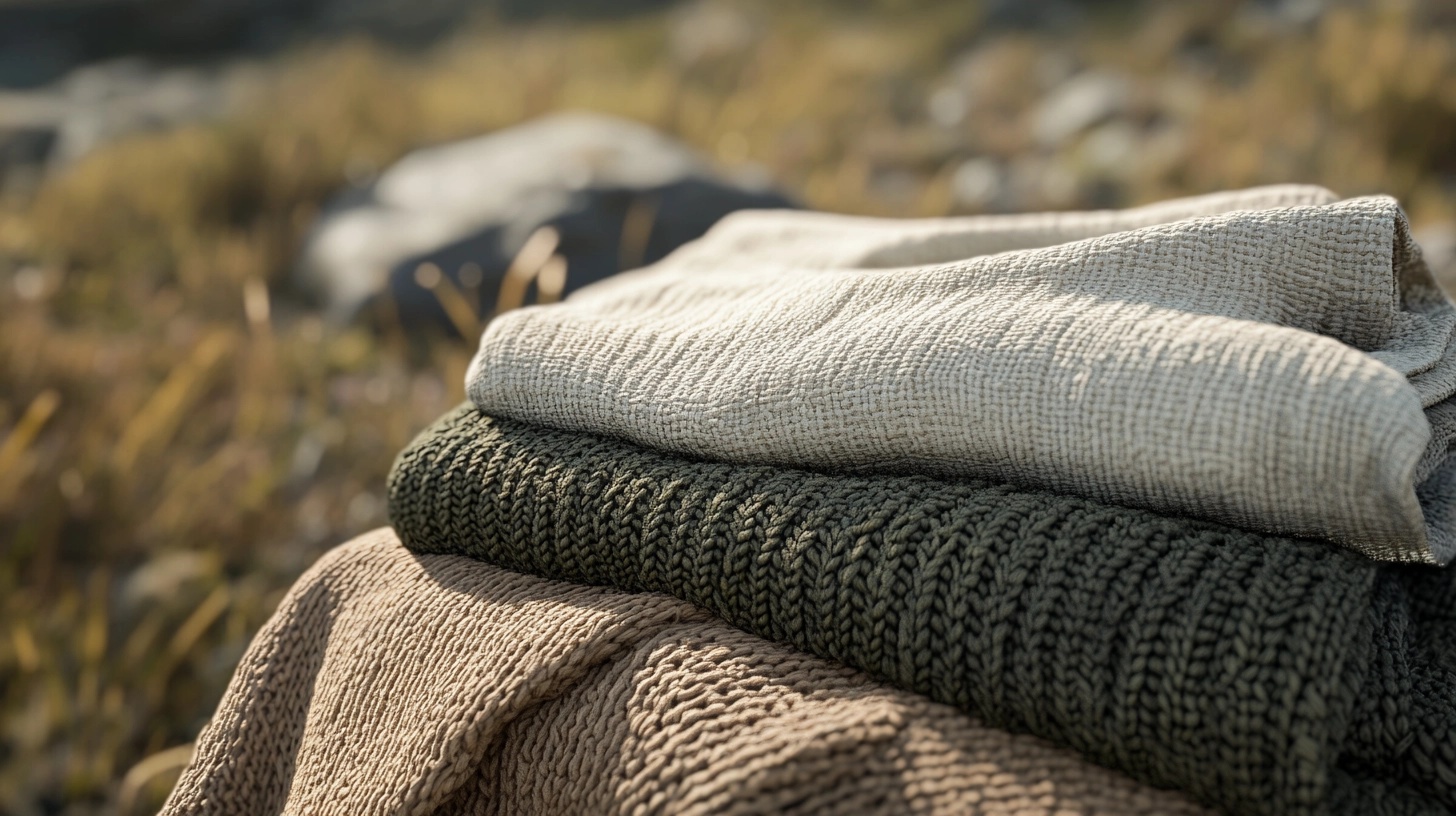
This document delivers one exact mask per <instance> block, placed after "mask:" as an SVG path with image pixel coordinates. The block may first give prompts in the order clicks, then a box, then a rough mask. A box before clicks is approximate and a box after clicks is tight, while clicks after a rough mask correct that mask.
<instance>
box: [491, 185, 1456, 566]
mask: <svg viewBox="0 0 1456 816" xmlns="http://www.w3.org/2000/svg"><path fill="white" fill-rule="evenodd" d="M1331 198H1333V196H1332V195H1330V194H1329V193H1328V191H1325V190H1322V189H1320V188H1306V187H1278V188H1266V189H1258V190H1252V191H1244V192H1239V193H1230V194H1223V195H1219V196H1206V197H1202V198H1199V199H1193V200H1185V201H1175V202H1169V203H1165V204H1162V205H1158V206H1155V207H1151V208H1143V209H1137V210H1130V211H1126V212H1110V213H1090V214H1089V213H1073V214H1065V215H1039V216H1017V217H1010V218H970V219H932V220H929V221H913V220H912V221H893V220H884V219H863V218H848V217H843V216H830V215H825V214H790V213H753V214H748V215H743V216H732V217H730V218H728V219H726V220H725V221H724V222H723V223H721V224H720V225H719V226H717V227H715V228H714V229H713V230H712V231H710V232H709V233H708V235H706V236H705V237H704V238H702V239H700V240H699V241H697V242H694V243H693V244H690V245H688V246H687V247H684V248H683V249H682V250H680V251H679V252H677V253H675V254H673V255H672V256H670V257H668V258H667V259H664V260H663V261H661V262H660V263H658V264H657V265H655V266H653V267H650V268H648V269H645V270H642V271H639V272H636V273H629V274H627V275H624V276H619V278H617V279H612V280H608V281H605V282H603V283H601V284H598V285H596V286H593V287H587V288H585V289H582V290H581V291H580V292H578V293H576V294H575V295H574V296H573V297H571V298H569V299H568V300H567V301H566V302H565V303H561V304H555V305H551V306H544V307H532V308H527V309H520V310H517V311H514V312H511V313H509V314H507V315H504V316H503V317H501V318H500V319H498V320H496V321H493V322H492V323H491V325H490V326H489V327H488V328H487V329H486V331H485V333H484V335H483V336H482V338H481V343H480V349H479V352H478V353H477V355H476V357H475V359H474V360H473V361H472V364H471V367H470V370H469V373H468V374H467V393H468V394H469V396H470V398H471V399H472V400H473V401H474V402H475V404H476V405H478V406H479V407H480V408H481V409H482V410H484V411H486V412H487V413H490V414H491V415H493V416H504V417H511V418H514V419H520V420H523V421H529V422H533V423H536V424H540V425H547V426H551V427H557V428H562V429H567V430H579V431H586V432H590V433H598V434H606V435H611V436H616V437H621V438H625V439H630V440H632V441H635V442H638V443H641V444H644V445H648V446H651V447H655V448H659V449H662V450H668V451H673V452H677V453H683V454H688V455H693V456H704V457H708V458H713V459H717V460H720V461H726V462H736V463H740V464H773V465H781V466H787V467H811V468H816V469H833V470H838V471H848V472H859V471H875V472H889V473H896V472H916V473H928V474H933V475H939V476H944V477H950V478H960V477H972V478H985V479H993V480H996V481H1004V482H1008V483H1012V484H1018V485H1022V486H1024V487H1029V488H1036V489H1044V490H1052V491H1055V492H1059V493H1067V494H1071V495H1079V496H1086V497H1089V498H1094V499H1097V500H1099V501H1105V502H1108V503H1112V504H1119V505H1126V506H1133V507H1141V508H1145V509H1151V510H1155V511H1158V512H1163V513H1168V514H1170V515H1179V516H1193V517H1199V518H1204V519H1210V520H1215V521H1219V522H1223V523H1226V524H1230V525H1233V526H1237V527H1241V528H1244V529H1249V530H1253V531H1258V532H1268V533H1278V534H1287V535H1297V536H1305V537H1312V538H1321V539H1326V540H1330V541H1334V542H1337V543H1340V544H1343V545H1346V546H1349V547H1352V548H1354V549H1356V550H1358V551H1360V552H1363V553H1365V554H1367V555H1370V556H1372V557H1375V558H1379V559H1385V560H1394V561H1415V562H1423V563H1445V562H1446V561H1448V560H1449V559H1450V558H1451V557H1452V556H1453V555H1456V511H1453V510H1452V508H1453V506H1456V459H1453V458H1452V457H1451V456H1450V451H1451V447H1452V443H1453V441H1456V403H1453V401H1452V400H1451V399H1450V397H1451V396H1452V393H1453V391H1456V353H1453V351H1452V348H1451V347H1452V339H1453V332H1456V309H1453V308H1452V305H1451V303H1450V302H1449V301H1447V300H1446V298H1445V296H1444V295H1442V294H1441V292H1440V290H1439V289H1438V288H1437V286H1436V285H1435V283H1434V281H1433V280H1432V278H1431V275H1430V272H1429V270H1428V269H1427V268H1426V265H1425V263H1424V261H1423V260H1422V259H1421V255H1420V249H1419V247H1417V246H1416V244H1415V243H1414V242H1413V241H1412V240H1411V238H1410V232H1409V227H1408V225H1407V223H1406V219H1405V216H1404V214H1403V213H1402V212H1401V210H1400V208H1399V206H1398V205H1397V203H1396V202H1395V201H1394V200H1393V199H1391V198H1388V197H1381V196H1376V197H1369V198H1359V199H1352V200H1349V201H1342V202H1337V203H1328V201H1329V200H1330V199H1331ZM1163 219H1173V220H1172V221H1171V222H1170V223H1162V220H1163ZM1178 219H1181V220H1178Z"/></svg>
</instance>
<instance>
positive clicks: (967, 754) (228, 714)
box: [163, 531, 1205, 816]
mask: <svg viewBox="0 0 1456 816" xmlns="http://www.w3.org/2000/svg"><path fill="white" fill-rule="evenodd" d="M163 812H164V813H167V814H184V813H187V814H264V813H267V814H318V816H324V814H363V813H370V814H406V813H408V814H423V813H450V814H453V813H460V814H489V813H510V814H531V813H539V814H551V816H559V815H560V814H593V815H595V814H614V813H633V814H649V813H675V814H709V813H711V814H720V813H854V814H859V813H886V814H902V813H945V814H962V813H971V814H974V813H985V814H1028V815H1030V814H1045V815H1046V816H1050V815H1051V814H1155V813H1156V814H1195V813H1205V811H1203V810H1202V809H1201V808H1199V807H1197V806H1195V805H1193V804H1192V803H1191V802H1190V801H1189V800H1188V799H1187V798H1185V797H1183V796H1182V795H1180V794H1176V793H1171V792H1168V791H1163V790H1158V789H1156V788H1150V787H1146V786H1141V785H1137V784H1135V783H1133V782H1131V781H1130V780H1128V779H1127V778H1126V777H1124V776H1121V775H1120V774H1117V773H1115V772H1113V771H1109V770H1106V769H1103V768H1100V767H1098V766H1096V765H1092V764H1090V763H1088V762H1086V761H1084V760H1082V759H1079V758H1078V757H1077V756H1076V755H1075V754H1073V753H1071V752H1069V751H1064V750H1060V749H1057V748H1054V747H1052V746H1050V745H1048V744H1047V743H1045V742H1042V741H1040V740H1037V739H1034V738H1030V737H1023V736H1013V735H1011V734H1007V733H1005V732H1002V731H998V730H996V729H992V728H987V727H984V726H982V725H980V724H978V723H977V722H976V721H975V720H972V719H970V718H969V717H966V716H964V715H961V714H959V713H957V712H955V711H954V710H953V709H951V708H948V707H946V706H942V705H938V704H935V703H931V702H929V701H928V700H926V699H924V698H922V697H919V696H916V695H913V694H908V693H904V692H899V691H894V690H892V689H889V688H887V687H885V686H882V685H879V684H877V683H874V682H872V681H871V680H869V679H868V678H866V677H865V676H864V675H863V674H860V673H859V672H856V671H853V670H850V669H845V668H842V667H839V666H837V665H835V664H832V663H829V662H826V661H822V660H819V659H816V658H812V657H808V656H804V655H800V654H797V653H795V652H794V651H792V650H790V649H788V648H786V647H783V646H778V645H775V644H772V643H769V642H767V641H764V640H761V639H759V638H756V637H754V636H752V635H747V634H744V633H742V632H739V631H738V630H735V629H733V628H731V627H729V626H727V625H725V624H722V623H718V622H716V621H713V620H712V619H711V618H709V617H708V616H707V615H706V614H705V613H703V612H701V611H700V610H698V609H695V608H694V607H692V606H689V605H688V604H685V603H682V602H681V601H677V600H674V599H672V598H669V597H667V596H665V595H656V594H641V595H634V594H627V593H622V592H618V591H615V590H609V589H600V588H591V587H579V586H572V585H569V584H560V583H554V582H550V581H544V580H540V579H537V578H531V577H527V576H524V575H519V574H516V573H511V572H507V571H505V570H502V569H497V568H495V567H491V566H487V565H485V564H483V563H480V562H477V561H473V560H470V559H466V558H459V557H454V556H429V555H426V556H415V555H411V554H410V553H408V552H406V551H405V550H404V548H403V547H401V546H400V544H399V542H398V540H397V539H395V538H394V536H393V535H392V534H391V533H389V532H388V531H376V532H374V533H370V534H367V535H365V536H362V537H360V538H359V539H356V540H355V541H353V542H351V543H349V544H346V545H344V546H342V547H340V548H338V549H336V550H334V551H333V552H331V553H329V554H328V555H326V556H325V557H324V558H323V559H322V560H320V561H319V563H318V564H317V565H315V566H314V567H313V568H312V569H311V570H310V571H309V572H308V573H307V574H305V575H304V576H303V577H302V578H301V579H300V580H299V581H298V584H297V585H296V586H294V588H293V589H292V591H291V592H290V593H289V594H288V596H287V597H286V598H285V599H284V600H283V603H282V605H281V606H280V608H279V609H278V612H277V613H276V614H275V615H274V616H273V619H272V620H271V621H269V623H268V624H267V625H266V626H265V627H264V628H263V630H262V631H261V632H260V633H259V634H258V636H257V638H256V639H255V640H254V642H253V645H252V647H251V648H250V649H249V650H248V652H247V654H246V655H245V656H244V657H243V660H242V663H241V665H240V666H239V667H238V670H237V673H236V674H235V675H234V677H233V681H232V684H231V686H230V687H229V688H228V690H227V693H226V695H225V696H224V698H223V700H222V703H221V705H220V706H219V708H218V711H217V714H216V716H215V717H214V718H213V720H212V722H211V724H210V725H209V726H208V727H207V728H206V729H205V730H204V732H203V734H202V737H201V739H200V740H199V742H198V746H197V751H196V754H195V756H194V758H193V761H192V764H191V766H190V767H189V768H188V769H187V771H186V772H185V773H184V774H183V776H182V779H181V781H180V782H178V784H177V787H176V789H175V790H174V791H173V793H172V796H171V798H170V800H169V801H168V803H167V805H166V808H165V809H164V811H163Z"/></svg>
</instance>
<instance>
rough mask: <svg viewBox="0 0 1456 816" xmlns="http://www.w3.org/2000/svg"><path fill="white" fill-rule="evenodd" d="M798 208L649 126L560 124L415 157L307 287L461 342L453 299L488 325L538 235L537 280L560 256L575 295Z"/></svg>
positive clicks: (322, 243)
mask: <svg viewBox="0 0 1456 816" xmlns="http://www.w3.org/2000/svg"><path fill="white" fill-rule="evenodd" d="M792 206H794V205H793V203H792V202H790V201H789V200H788V199H787V198H785V197H784V196H783V195H781V194H779V193H777V192H774V191H772V190H768V189H764V188H762V187H760V186H756V185H751V184H747V183H744V182H738V181H734V180H729V179H726V178H724V177H722V176H721V175H720V174H718V173H717V172H715V171H714V170H713V168H712V167H711V166H710V165H708V163H707V162H706V161H705V160H704V159H702V158H701V157H700V156H699V155H698V154H697V153H695V152H694V151H692V150H691V149H689V148H688V147H686V146H685V145H683V144H681V143H680V142H677V141H675V140H673V139H670V138H668V137H666V136H664V135H662V134H660V133H658V132H656V131H654V130H652V129H651V128H648V127H646V126H644V125H641V124H638V123H635V122H629V121H624V120H621V119H614V118H610V117H606V116H598V115H592V114H580V113H568V114H556V115H552V116H548V117H544V118H542V119H538V120H535V121H532V122H528V123H526V124H523V125H519V126H516V127H513V128H507V129H505V130H502V131H498V132H496V133H492V134H489V135H486V136H482V137H479V138H475V139H471V140H467V141H463V142H456V143H453V144H449V145H443V146H440V147H434V148H428V149H425V150H420V151H417V152H415V153H412V154H410V155H408V156H406V157H405V158H403V159H402V160H400V161H399V162H398V163H397V164H395V165H394V166H393V167H391V168H389V169H388V170H386V171H385V172H384V173H382V174H381V175H380V176H379V178H378V179H377V180H376V181H375V182H374V183H373V184H372V185H371V186H369V187H368V188H367V189H364V190H353V191H346V192H345V193H342V194H340V196H339V197H338V198H337V199H336V200H335V201H334V202H332V203H331V204H330V205H329V206H328V207H327V208H326V209H325V212H324V214H323V215H322V216H321V217H320V219H319V222H318V224H317V225H316V226H315V228H314V231H313V233H312V234H311V235H310V237H309V240H308V242H307V244H306V245H305V247H304V250H303V253H302V257H301V259H300V262H299V264H298V270H297V279H298V281H299V283H300V284H301V286H302V287H304V288H305V289H307V290H309V291H311V292H313V293H315V294H316V295H317V296H318V297H319V298H320V299H321V301H322V303H323V305H324V307H325V311H326V314H327V315H328V316H329V317H330V318H331V319H334V320H336V321H348V320H353V319H355V318H356V317H357V316H358V315H359V313H360V312H361V310H368V311H370V312H375V311H376V310H381V311H382V312H383V313H385V314H390V313H392V314H393V315H394V316H397V318H398V320H399V321H400V323H401V324H402V325H403V326H404V327H405V328H406V329H409V330H415V329H419V328H424V327H435V328H442V329H444V330H446V331H447V332H449V333H455V334H459V333H462V332H468V331H469V329H470V328H471V326H470V325H469V324H468V323H467V325H465V326H463V327H462V326H461V325H460V323H461V321H460V319H459V312H458V309H457V312H456V315H455V316H454V317H453V318H452V316H451V315H450V313H449V312H448V311H447V308H446V307H445V306H444V305H442V302H443V300H444V299H455V300H457V301H458V302H462V303H466V304H468V306H469V308H470V310H471V312H473V315H478V316H480V317H482V318H483V317H486V316H489V315H490V314H491V313H492V312H493V311H494V310H495V309H496V307H497V302H496V301H497V297H498V295H499V293H500V292H501V284H502V282H503V281H504V279H505V277H506V272H507V269H508V268H509V267H510V264H511V262H512V260H513V259H514V258H516V256H517V255H518V254H520V253H521V252H522V248H523V247H525V246H526V244H527V242H528V241H529V240H530V239H531V238H532V236H533V235H535V236H537V243H538V245H539V244H540V243H541V238H540V236H541V235H543V234H548V233H540V232H539V231H540V230H542V229H543V228H549V229H550V230H554V236H555V241H554V242H552V241H549V240H548V241H547V242H546V245H545V247H544V250H543V252H544V254H541V253H537V252H536V250H534V249H533V250H532V251H531V252H528V253H527V254H538V255H539V257H537V258H535V259H534V260H533V261H532V262H531V263H532V266H533V269H531V270H527V271H528V272H531V271H535V269H536V268H540V267H541V265H542V262H543V261H544V260H545V259H546V258H547V257H549V256H550V255H551V254H552V253H553V252H554V254H555V255H558V256H560V257H561V258H562V259H564V260H565V264H566V279H565V282H564V290H563V294H565V293H570V292H571V291H573V290H575V289H577V288H580V287H582V286H585V285H587V284H589V283H592V282H595V281H598V280H601V279H603V278H605V277H607V276H609V275H613V274H615V273H617V272H619V271H621V270H623V269H629V268H633V267H635V266H640V265H644V264H648V263H652V262H653V261H656V260H658V259H660V258H662V257H663V256H665V255H667V254H668V253H669V252H671V251H672V250H674V249H676V248H677V247H679V246H681V245H682V244H684V243H686V242H688V241H691V240H692V239H694V238H697V237H698V236H699V235H702V234H703V233H704V232H705V231H707V229H708V228H709V227H710V226H712V225H713V223H714V222H716V221H717V220H718V219H719V218H721V217H723V216H724V215H726V214H728V213H729V212H732V211H734V210H740V209H750V208H782V207H792ZM538 248H539V246H538ZM446 283H448V284H449V285H448V286H446ZM448 290H453V291H448ZM534 291H535V289H534V288H531V289H529V292H528V293H527V297H526V302H531V300H532V299H533V297H532V294H531V293H533V292H534ZM385 292H387V293H388V294H389V297H388V298H381V294H382V293H385ZM456 295H458V296H459V297H456ZM381 301H382V302H381ZM511 305H513V304H511Z"/></svg>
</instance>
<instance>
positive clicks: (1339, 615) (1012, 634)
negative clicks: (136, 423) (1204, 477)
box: [389, 404, 1456, 814]
mask: <svg viewBox="0 0 1456 816" xmlns="http://www.w3.org/2000/svg"><path fill="white" fill-rule="evenodd" d="M389 507H390V517H391V520H392V522H393V524H394V526H395V529H396V530H397V531H398V533H399V535H400V537H401V539H402V540H403V541H404V543H405V545H406V546H408V547H409V548H411V549H412V550H416V551H418V552H422V553H450V554H463V555H469V556H473V557H476V558H480V559H483V560H485V561H487V562H490V563H492V564H496V565H499V566H502V567H506V568H510V569H516V570H521V571H525V572H530V573H533V574H537V575H540V576H543V577H547V578H554V579H561V580H568V581H574V582H580V583H586V584H603V585H611V586H614V587H618V588H620V589H624V590H629V591H660V592H666V593H669V594H672V595H674V596H676V597H678V598H680V599H682V600H685V601H688V602H690V603H692V604H695V605H697V606H699V607H701V608H703V609H706V610H708V611H710V612H712V613H714V614H715V615H718V616H721V617H722V618H723V619H724V620H726V621H728V622H729V623H732V624H734V625H736V626H738V627H740V628H742V629H744V630H746V631H749V632H753V633H755V634H757V635H760V636H762V637H765V638H770V639H772V640H776V641H780V642H783V643H788V644H792V645H793V646H796V647H798V648H800V649H803V650H805V651H807V652H810V653H813V654H815V655H818V656H820V657H824V658H829V659H832V660H836V661H839V662H842V663H844V664H847V665H850V666H853V667H857V668H860V669H863V670H866V671H868V672H870V673H871V674H873V675H876V676H878V677H880V678H883V679H886V680H888V681H890V682H892V683H893V684H894V685H896V686H898V687H900V688H904V689H907V690H911V691H915V692H919V693H921V694H924V695H926V696H928V697H930V698H932V699H934V700H936V701H939V702H943V703H948V704H950V705H953V706H956V707H958V708H960V709H961V710H963V711H965V712H967V713H969V714H972V715H974V716H977V717H979V718H981V719H982V720H983V721H984V722H986V723H988V724H990V725H994V726H997V727H1002V728H1006V729H1009V730H1011V731H1015V732H1026V733H1030V734H1034V735H1037V736H1040V737H1043V738H1046V739H1048V740H1050V741H1052V742H1054V743H1056V744H1059V745H1062V746H1066V747H1069V748H1072V749H1075V750H1077V751H1078V752H1081V753H1082V754H1083V755H1085V756H1086V757H1088V758H1089V759H1091V760H1092V761H1094V762H1097V763H1099V764H1102V765H1106V766H1108V767H1113V768H1118V769H1120V770H1123V771H1125V772H1128V773H1129V774H1131V775H1132V776H1134V777H1135V778H1137V779H1140V780H1142V781H1144V782H1147V783H1150V784H1153V785H1157V786H1163V787H1176V788H1179V789H1182V790H1185V791H1187V792H1189V793H1190V794H1192V795H1193V796H1194V797H1195V798H1197V799H1198V800H1199V801H1201V802H1203V803H1205V804H1208V805H1210V806H1214V807H1218V808H1221V809H1225V810H1227V811H1230V812H1238V813H1268V814H1280V813H1325V812H1336V813H1349V814H1357V813H1360V814H1363V813H1392V814H1394V813H1444V812H1449V811H1448V809H1449V808H1456V675H1453V672H1452V667H1453V666H1456V637H1453V636H1451V635H1450V634H1449V633H1450V632H1453V631H1456V611H1453V610H1456V590H1453V589H1452V587H1451V576H1450V574H1449V573H1447V572H1445V571H1437V570H1434V569H1431V568H1429V567H1417V566H1402V565H1394V564H1381V563H1379V562H1374V561H1370V560H1369V559H1366V558H1363V557H1361V556H1358V555H1356V554H1354V553H1351V552H1348V551H1345V550H1342V549H1338V548H1333V547H1329V546H1326V545H1323V544H1321V543H1318V542H1306V541H1299V540H1291V539H1284V538H1273V537H1262V536H1258V535H1254V534H1251V533H1246V532H1240V531H1236V530H1231V529H1228V528H1224V527H1220V526H1218V525H1215V524H1211V523H1205V522H1199V521H1192V520H1180V519H1171V518H1165V517H1160V516H1158V515H1155V514H1152V513H1149V512H1146V511H1139V510H1130V509H1123V508H1117V507H1111V506H1106V505H1100V504H1097V503H1095V502H1092V501H1088V500H1083V499H1077V498H1069V497H1063V496H1056V495H1051V494H1045V493H1035V492H1028V491H1023V490H1018V489H1014V488H1011V487H1007V486H1004V485H992V484H987V483H983V482H976V481H960V482H947V481H939V480H936V479H932V478H927V477H920V476H890V477H884V476H882V477H873V478H871V477H853V476H832V475H824V474H820V473H814V472H809V471H804V470H793V469H780V468H773V467H765V466H742V465H733V464H724V463H715V462H706V461H701V460H694V459H689V458H684V457H679V456H674V455H672V454H666V453H662V452H657V451H653V450H650V449H645V448H641V447H639V446H636V445H633V444H631V443H628V442H623V441H617V440H612V439H608V438H603V437H596V436H591V435H587V434H579V433H570V432H563V431H557V430H551V429H544V428H538V427H533V426H530V425H527V424H524V423H520V422H516V421H511V420H497V419H492V418H490V417H487V416H485V415H484V414H482V413H480V412H479V411H478V410H477V409H475V408H474V407H473V406H472V405H469V404H467V405H464V406H461V407H460V408H459V409H457V410H455V411H454V412H452V413H451V414H449V415H447V416H446V417H444V418H442V419H441V420H440V421H439V422H438V423H437V424H436V425H435V426H434V427H432V428H431V429H429V430H428V431H426V432H425V433H423V434H421V435H420V437H419V438H418V439H416V440H415V442H414V443H413V444H412V445H411V446H410V447H409V448H408V449H406V450H405V451H404V452H403V453H402V454H401V455H400V457H399V459H398V461H397V462H396V465H395V469H394V471H393V473H392V475H391V478H390V486H389Z"/></svg>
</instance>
